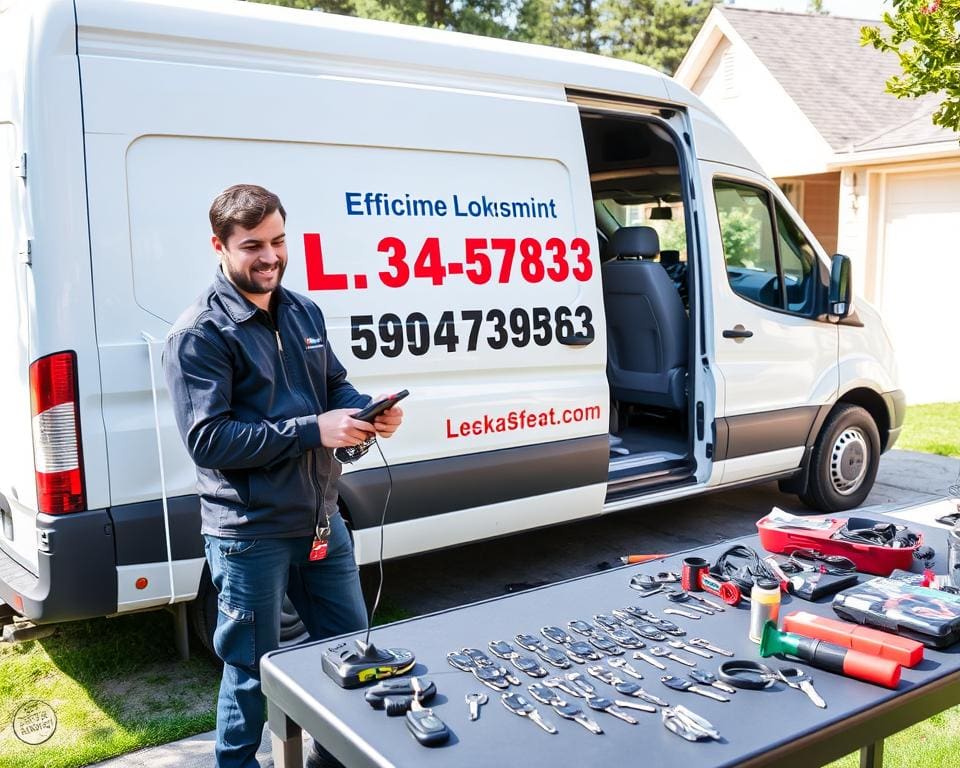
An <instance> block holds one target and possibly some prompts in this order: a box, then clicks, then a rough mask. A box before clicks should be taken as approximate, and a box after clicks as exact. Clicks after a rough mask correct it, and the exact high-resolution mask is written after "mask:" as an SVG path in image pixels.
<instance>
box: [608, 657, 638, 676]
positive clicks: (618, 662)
mask: <svg viewBox="0 0 960 768" xmlns="http://www.w3.org/2000/svg"><path fill="white" fill-rule="evenodd" d="M607 664H609V665H610V666H611V667H613V668H614V669H619V670H620V671H622V672H623V673H624V674H625V675H630V677H633V678H635V679H637V680H643V675H642V674H641V672H640V670H639V669H637V668H636V667H634V666H633V664H631V663H630V662H629V661H627V660H626V659H607Z"/></svg>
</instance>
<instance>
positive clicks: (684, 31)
mask: <svg viewBox="0 0 960 768" xmlns="http://www.w3.org/2000/svg"><path fill="white" fill-rule="evenodd" d="M598 2H599V5H598V16H599V24H598V33H599V38H600V46H599V47H600V52H601V53H605V54H608V55H610V56H616V57H617V58H621V59H628V60H630V61H636V62H639V63H640V64H646V65H648V66H651V67H653V68H654V69H659V70H660V71H661V72H664V73H666V74H668V75H669V74H672V73H673V72H674V71H675V70H676V68H677V66H678V65H679V64H680V61H681V60H682V59H683V57H684V55H685V54H686V52H687V49H688V48H689V47H690V43H692V42H693V38H694V37H696V35H697V32H698V31H699V30H700V27H701V26H703V22H704V19H706V18H707V14H708V13H710V9H711V8H712V7H713V2H712V0H598Z"/></svg>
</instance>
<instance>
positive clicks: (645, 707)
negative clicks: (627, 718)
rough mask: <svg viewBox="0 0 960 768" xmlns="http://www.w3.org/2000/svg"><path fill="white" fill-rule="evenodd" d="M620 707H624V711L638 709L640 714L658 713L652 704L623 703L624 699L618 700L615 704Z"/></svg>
mask: <svg viewBox="0 0 960 768" xmlns="http://www.w3.org/2000/svg"><path fill="white" fill-rule="evenodd" d="M613 703H614V704H616V705H617V706H618V707H623V708H624V709H636V710H638V711H640V712H656V711H657V708H656V707H655V706H653V705H652V704H641V703H640V702H639V701H623V700H622V699H617V700H616V701H614V702H613Z"/></svg>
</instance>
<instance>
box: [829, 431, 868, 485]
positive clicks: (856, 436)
mask: <svg viewBox="0 0 960 768" xmlns="http://www.w3.org/2000/svg"><path fill="white" fill-rule="evenodd" d="M869 458H870V446H869V445H868V444H867V439H866V437H864V434H863V432H861V431H860V430H859V429H857V428H856V427H850V428H848V429H845V430H843V432H841V433H840V434H839V435H838V436H837V440H836V442H835V443H834V444H833V450H832V451H831V452H830V482H831V483H833V488H834V490H835V491H836V492H837V493H839V494H841V495H843V496H849V495H850V494H851V493H854V492H855V491H856V490H857V489H858V488H859V487H860V486H861V485H862V484H863V478H864V477H865V476H866V474H867V467H868V466H869V464H870V461H869Z"/></svg>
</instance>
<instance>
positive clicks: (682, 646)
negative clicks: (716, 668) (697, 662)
mask: <svg viewBox="0 0 960 768" xmlns="http://www.w3.org/2000/svg"><path fill="white" fill-rule="evenodd" d="M667 645H669V646H670V647H671V648H677V649H679V650H681V651H686V652H687V653H693V654H696V655H697V656H699V657H701V658H703V659H712V658H713V654H712V653H709V652H707V651H705V650H703V649H702V648H697V647H696V646H694V645H688V644H687V643H684V642H683V641H681V640H668V641H667Z"/></svg>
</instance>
